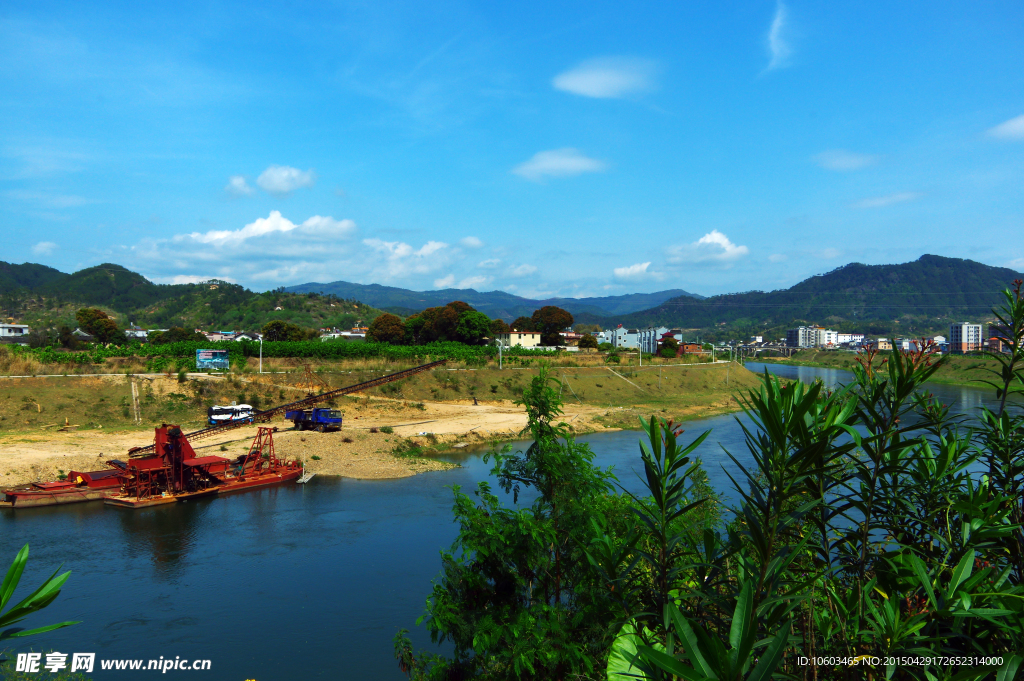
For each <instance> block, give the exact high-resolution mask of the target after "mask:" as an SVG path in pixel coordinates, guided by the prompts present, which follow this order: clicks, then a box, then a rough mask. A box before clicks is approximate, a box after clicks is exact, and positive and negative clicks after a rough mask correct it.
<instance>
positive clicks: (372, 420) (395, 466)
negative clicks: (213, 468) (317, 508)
mask: <svg viewBox="0 0 1024 681" xmlns="http://www.w3.org/2000/svg"><path fill="white" fill-rule="evenodd" d="M346 411H347V413H346V416H345V425H344V428H343V429H342V430H341V431H339V432H335V433H317V432H315V431H305V432H300V431H296V430H293V429H292V424H291V422H290V421H278V422H274V423H271V424H268V425H271V426H277V427H278V429H279V430H278V431H277V432H276V433H274V445H275V449H276V453H277V455H278V456H279V457H283V458H286V459H300V460H302V461H303V462H304V464H305V466H306V469H307V470H308V471H310V472H313V473H319V474H323V475H341V476H345V477H351V478H363V479H379V478H401V477H407V476H410V475H415V474H417V473H423V472H427V471H433V470H445V469H447V468H450V467H451V464H449V463H446V462H443V461H439V460H436V459H434V458H431V457H429V456H415V455H408V454H407V453H408V452H409V451H410V450H411V449H412V448H413V447H420V448H424V449H427V450H428V451H431V450H433V451H436V450H442V449H445V448H447V447H449V446H451V445H454V444H456V443H459V442H470V443H481V442H488V441H492V440H504V439H509V438H511V437H515V436H516V435H517V434H518V433H520V432H521V431H522V430H523V428H524V427H525V426H526V415H525V413H524V412H523V410H522V408H521V407H517V406H515V405H514V404H512V403H511V402H508V403H502V404H493V403H492V404H486V405H485V404H479V405H474V404H473V403H472V401H466V402H465V403H462V404H460V403H454V404H452V403H423V408H422V409H421V408H418V407H407V406H404V403H402V402H399V401H393V400H385V399H374V400H369V401H367V400H361V401H360V404H359V406H357V407H355V408H351V407H350V408H349V409H347V410H346ZM605 411H607V410H603V409H595V408H592V407H587V408H583V409H577V410H568V411H567V413H566V414H565V420H566V422H568V423H570V424H571V425H572V426H573V428H574V430H576V431H577V432H591V431H593V430H606V429H609V428H607V427H606V426H603V425H601V424H600V423H598V422H595V421H594V420H593V419H594V417H595V416H599V415H600V414H602V413H604V412H605ZM385 427H390V428H391V429H392V430H393V432H391V433H384V432H380V429H381V428H385ZM374 431H376V432H374ZM255 435H256V427H255V426H246V427H243V428H237V429H234V430H231V431H227V432H225V433H223V434H220V435H217V436H213V437H210V438H208V439H203V440H198V441H196V442H195V443H194V445H193V446H194V448H195V450H196V452H197V453H199V454H200V455H209V454H213V455H218V456H225V457H235V456H238V455H239V454H242V453H244V452H245V451H247V450H248V448H249V445H250V444H251V442H252V439H253V437H255ZM151 438H152V436H151V431H145V430H132V431H119V432H106V431H104V430H89V431H78V432H75V431H71V432H49V433H47V432H42V433H38V434H36V433H29V434H26V433H20V434H16V435H11V436H7V437H4V438H2V439H0V487H9V486H13V485H19V484H23V483H26V482H32V481H36V480H56V479H57V478H58V476H59V475H61V474H62V473H65V474H66V473H67V472H69V471H71V470H98V469H103V468H106V462H107V461H109V460H111V459H123V458H125V457H126V456H127V451H128V450H129V449H130V448H132V447H138V446H140V445H144V444H147V443H148V442H150V441H151ZM396 451H398V452H400V453H405V455H400V456H396V455H395V452H396Z"/></svg>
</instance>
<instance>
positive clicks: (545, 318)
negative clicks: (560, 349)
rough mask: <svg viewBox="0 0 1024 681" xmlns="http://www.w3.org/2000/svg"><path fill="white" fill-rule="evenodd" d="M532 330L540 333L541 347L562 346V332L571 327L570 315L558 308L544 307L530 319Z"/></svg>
mask: <svg viewBox="0 0 1024 681" xmlns="http://www.w3.org/2000/svg"><path fill="white" fill-rule="evenodd" d="M530 321H532V322H533V328H534V329H535V330H537V331H540V344H541V345H564V342H563V340H562V335H561V334H562V331H563V330H565V329H567V328H569V327H570V326H572V321H573V320H572V315H571V314H569V313H568V312H566V311H565V310H563V309H562V308H560V307H555V306H554V305H545V306H544V307H542V308H540V309H539V310H537V311H535V312H534V313H533V316H532V317H531V318H530Z"/></svg>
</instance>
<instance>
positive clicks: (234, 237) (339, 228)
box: [179, 210, 356, 244]
mask: <svg viewBox="0 0 1024 681" xmlns="http://www.w3.org/2000/svg"><path fill="white" fill-rule="evenodd" d="M293 230H299V231H300V232H306V233H309V234H314V233H315V234H320V235H326V234H330V235H331V236H333V237H335V238H339V237H340V238H346V237H349V236H351V235H352V234H353V233H354V232H355V231H356V223H354V222H352V221H351V220H335V219H334V218H332V217H324V216H320V215H314V216H313V217H311V218H309V219H308V220H306V221H305V222H303V223H302V224H298V225H297V224H295V223H294V222H292V221H291V220H289V219H288V218H286V217H283V216H282V215H281V213H280V211H276V210H274V211H271V212H270V215H269V216H267V217H265V218H259V219H257V220H254V221H253V222H250V223H249V224H247V225H246V226H245V227H242V228H241V229H235V230H211V231H209V232H192V233H191V234H189V235H187V237H179V238H181V239H184V238H188V239H191V240H193V241H195V242H197V243H202V244H223V243H227V242H239V241H244V240H246V239H251V238H253V237H260V236H267V235H270V234H274V233H284V232H291V231H293Z"/></svg>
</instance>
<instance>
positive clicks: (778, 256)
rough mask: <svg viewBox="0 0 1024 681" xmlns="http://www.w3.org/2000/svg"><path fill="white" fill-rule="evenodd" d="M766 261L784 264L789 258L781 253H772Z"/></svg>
mask: <svg viewBox="0 0 1024 681" xmlns="http://www.w3.org/2000/svg"><path fill="white" fill-rule="evenodd" d="M768 260H769V261H770V262H786V261H787V260H789V256H788V255H784V254H782V253H772V254H771V255H769V256H768Z"/></svg>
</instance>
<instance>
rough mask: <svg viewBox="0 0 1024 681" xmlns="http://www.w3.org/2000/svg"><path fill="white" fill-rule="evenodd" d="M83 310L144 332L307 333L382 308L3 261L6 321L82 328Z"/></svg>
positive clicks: (115, 268)
mask: <svg viewBox="0 0 1024 681" xmlns="http://www.w3.org/2000/svg"><path fill="white" fill-rule="evenodd" d="M81 307H99V308H103V309H105V310H107V311H108V312H111V313H113V314H114V316H115V317H116V318H117V319H118V322H119V324H121V325H122V326H127V325H128V324H130V323H134V324H137V325H139V326H142V327H145V328H169V327H171V326H183V327H185V328H201V329H207V330H244V331H252V330H255V329H259V328H261V327H262V326H263V325H264V324H266V323H267V322H270V321H274V320H282V321H286V322H290V323H292V324H298V325H300V326H303V327H306V328H322V327H337V328H350V327H352V326H354V325H356V324H363V325H365V324H369V323H370V322H371V321H372V320H373V319H375V318H376V317H377V316H378V315H380V314H381V311H380V310H378V309H376V308H373V307H370V306H369V305H365V304H363V303H361V302H359V301H356V300H345V299H341V298H338V297H336V296H333V295H319V294H314V293H309V294H298V293H289V292H286V291H284V290H282V289H277V290H274V291H265V292H263V293H255V292H253V291H250V290H249V289H247V288H245V287H243V286H239V285H237V284H231V283H228V282H222V281H209V282H204V283H200V284H175V285H168V284H155V283H153V282H151V281H149V280H148V279H146V278H145V277H144V276H142V275H141V274H139V273H137V272H132V271H131V270H129V269H127V268H125V267H122V266H120V265H114V264H110V263H105V264H103V265H98V266H96V267H89V268H86V269H84V270H81V271H79V272H75V273H74V274H65V273H63V272H60V271H58V270H55V269H53V268H49V267H44V266H42V265H33V264H30V263H26V264H24V265H9V264H8V263H0V308H2V309H3V312H4V316H9V317H13V318H15V319H17V320H18V321H19V322H21V323H25V324H29V325H30V326H32V327H33V328H37V327H38V328H55V327H58V326H60V325H62V324H66V325H68V326H71V327H74V326H76V321H75V312H76V311H77V310H78V309H79V308H81Z"/></svg>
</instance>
